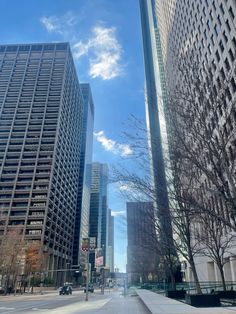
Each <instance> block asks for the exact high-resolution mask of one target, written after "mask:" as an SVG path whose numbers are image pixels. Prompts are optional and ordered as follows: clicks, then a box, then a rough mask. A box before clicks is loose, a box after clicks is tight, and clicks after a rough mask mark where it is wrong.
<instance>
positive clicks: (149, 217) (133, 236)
mask: <svg viewBox="0 0 236 314" xmlns="http://www.w3.org/2000/svg"><path fill="white" fill-rule="evenodd" d="M126 206H127V236H128V237H127V238H128V246H127V275H128V282H129V283H130V284H137V283H144V282H146V283H147V282H152V281H157V275H158V258H157V255H158V254H157V251H156V250H155V248H156V245H157V235H156V230H155V218H154V207H153V203H151V202H128V203H127V204H126Z"/></svg>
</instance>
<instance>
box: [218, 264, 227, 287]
mask: <svg viewBox="0 0 236 314" xmlns="http://www.w3.org/2000/svg"><path fill="white" fill-rule="evenodd" d="M217 266H218V269H219V271H220V276H221V280H222V285H223V290H224V291H226V284H225V274H224V270H223V266H222V265H221V264H220V265H217Z"/></svg>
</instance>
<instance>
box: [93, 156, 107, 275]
mask: <svg viewBox="0 0 236 314" xmlns="http://www.w3.org/2000/svg"><path fill="white" fill-rule="evenodd" d="M107 182H108V167H107V165H106V164H101V163H98V162H93V163H92V185H91V197H90V217H89V227H90V231H89V236H90V237H96V239H97V247H98V248H102V249H103V257H104V266H106V254H107V245H108V205H107ZM90 262H91V264H92V270H94V267H95V260H94V256H93V255H92V254H91V256H90Z"/></svg>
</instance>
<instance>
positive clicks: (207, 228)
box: [197, 215, 236, 291]
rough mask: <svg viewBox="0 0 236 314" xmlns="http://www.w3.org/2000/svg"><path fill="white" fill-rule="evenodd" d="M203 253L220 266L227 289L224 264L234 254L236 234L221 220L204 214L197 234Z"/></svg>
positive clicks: (224, 286)
mask: <svg viewBox="0 0 236 314" xmlns="http://www.w3.org/2000/svg"><path fill="white" fill-rule="evenodd" d="M197 237H198V239H199V242H200V248H201V254H202V255H204V256H207V257H209V258H210V259H211V260H212V261H213V262H214V263H215V264H216V265H217V267H218V269H219V273H220V276H221V280H222V285H223V290H224V291H226V283H225V274H224V265H225V263H226V257H230V256H232V249H233V248H235V247H236V243H235V240H236V235H235V233H234V232H232V230H230V229H229V227H226V226H224V225H223V224H222V222H221V221H219V220H215V219H212V217H211V216H209V215H204V216H203V217H202V220H201V221H200V232H199V233H198V235H197Z"/></svg>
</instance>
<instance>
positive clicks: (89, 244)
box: [81, 237, 96, 301]
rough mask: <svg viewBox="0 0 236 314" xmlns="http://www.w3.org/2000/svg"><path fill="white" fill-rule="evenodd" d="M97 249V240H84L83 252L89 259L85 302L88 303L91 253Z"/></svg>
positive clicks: (92, 238)
mask: <svg viewBox="0 0 236 314" xmlns="http://www.w3.org/2000/svg"><path fill="white" fill-rule="evenodd" d="M95 249H96V238H95V237H90V238H83V240H82V246H81V250H82V251H83V252H86V255H87V256H86V257H87V271H86V297H85V301H88V286H89V268H90V264H89V253H90V251H94V250H95Z"/></svg>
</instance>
